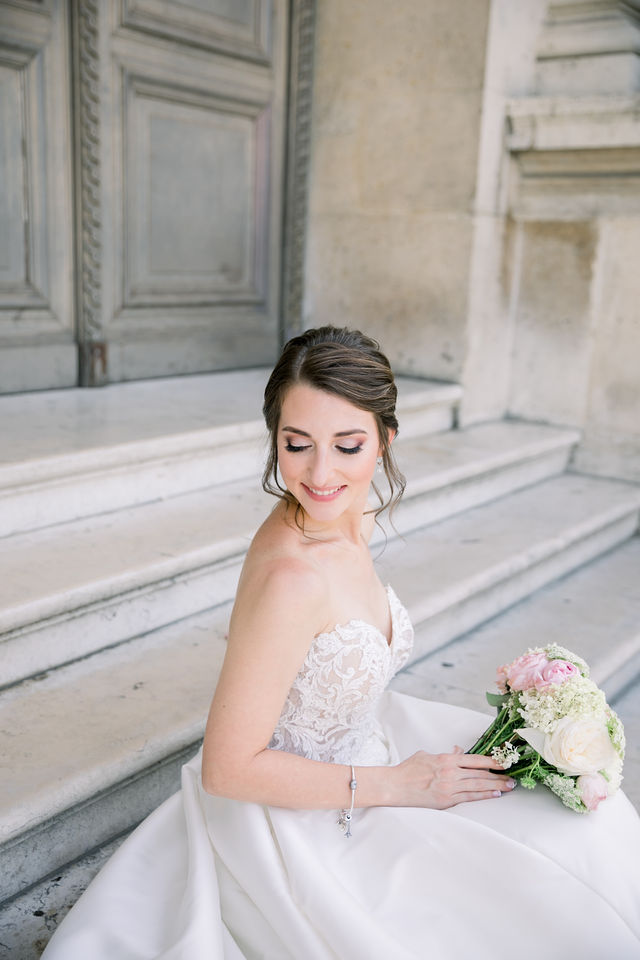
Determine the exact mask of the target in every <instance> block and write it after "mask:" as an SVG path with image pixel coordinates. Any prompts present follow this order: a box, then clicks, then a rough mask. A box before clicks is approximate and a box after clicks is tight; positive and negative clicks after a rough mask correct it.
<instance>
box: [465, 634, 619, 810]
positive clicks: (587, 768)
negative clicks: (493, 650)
mask: <svg viewBox="0 0 640 960" xmlns="http://www.w3.org/2000/svg"><path fill="white" fill-rule="evenodd" d="M497 684H498V688H499V690H500V694H493V693H487V700H488V701H489V703H490V704H491V705H492V706H495V707H497V709H498V716H497V717H496V719H495V720H494V721H493V723H492V724H491V726H490V727H489V728H488V729H487V730H485V732H484V733H483V734H482V736H481V737H480V739H479V740H478V741H477V742H476V743H475V744H474V745H473V747H471V749H470V750H469V751H468V752H469V753H478V754H483V755H487V756H489V755H490V756H492V757H494V758H495V760H496V761H497V762H498V763H499V764H500V766H501V767H503V768H504V769H508V770H509V776H511V777H513V779H514V780H517V781H518V782H519V783H521V784H522V786H523V787H528V788H529V789H533V788H534V787H535V785H536V783H542V784H544V786H546V787H549V789H550V790H552V791H553V793H555V794H556V795H557V796H558V797H559V798H560V799H561V800H562V802H563V803H564V804H565V805H566V806H567V807H570V808H571V809H572V810H576V811H577V812H578V813H587V812H588V811H589V810H595V809H596V807H597V806H598V804H599V803H600V801H601V800H604V799H605V798H606V797H608V796H610V795H611V794H612V793H615V791H616V790H617V789H618V787H619V786H620V782H621V780H622V761H623V759H624V746H625V740H624V729H623V726H622V723H621V722H620V719H619V718H618V716H617V715H616V714H615V713H614V712H613V710H612V709H611V708H610V707H609V705H608V704H607V701H606V700H605V696H604V693H603V692H602V690H600V689H599V688H598V687H597V686H596V684H595V683H594V682H593V681H592V680H590V679H589V667H588V666H587V664H586V663H585V661H584V660H582V659H581V658H580V657H578V656H576V655H575V653H571V651H570V650H566V649H565V648H564V647H559V646H556V645H551V646H548V647H536V648H535V649H533V650H528V651H527V653H525V654H523V656H521V657H518V659H517V660H514V661H513V663H510V664H506V665H504V666H502V667H499V668H498V676H497Z"/></svg>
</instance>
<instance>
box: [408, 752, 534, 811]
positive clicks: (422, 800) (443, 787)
mask: <svg viewBox="0 0 640 960" xmlns="http://www.w3.org/2000/svg"><path fill="white" fill-rule="evenodd" d="M392 769H393V771H394V774H395V778H394V784H393V793H394V796H393V799H391V800H390V801H389V802H390V803H391V804H393V805H394V806H403V807H430V808H432V809H433V810H445V809H446V808H447V807H453V806H455V804H456V803H465V802H467V801H469V800H486V799H488V798H489V797H499V796H500V795H501V794H502V793H503V792H504V791H508V790H512V789H513V788H514V786H515V780H512V779H511V778H510V777H509V776H508V774H506V773H495V772H492V771H495V770H496V761H495V760H494V759H493V758H492V757H481V756H476V755H473V754H467V753H464V752H463V750H462V747H455V748H454V752H453V753H438V754H433V753H425V752H424V750H419V751H418V753H414V754H413V755H412V756H411V757H408V758H407V759H406V760H403V761H402V763H399V764H397V766H395V767H393V768H392Z"/></svg>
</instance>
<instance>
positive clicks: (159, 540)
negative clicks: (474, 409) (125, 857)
mask: <svg viewBox="0 0 640 960" xmlns="http://www.w3.org/2000/svg"><path fill="white" fill-rule="evenodd" d="M576 439H577V435H576V434H575V433H574V432H572V431H565V430H556V429H553V428H549V427H540V426H535V425H531V424H519V423H498V424H487V425H483V426H479V427H473V428H470V429H468V430H464V431H454V432H449V433H446V434H442V435H440V436H432V437H428V438H424V437H417V438H408V439H400V440H399V441H398V458H399V461H400V462H401V463H402V464H403V467H404V468H405V469H406V472H407V479H408V484H407V492H406V495H405V499H404V502H403V504H401V507H400V508H399V510H398V511H397V514H396V517H395V520H394V523H395V526H396V529H397V530H399V531H401V532H406V531H409V530H411V529H414V528H415V527H417V526H423V525H426V524H428V523H431V522H433V521H434V520H435V519H442V518H443V517H446V516H448V515H450V514H453V513H456V512H459V511H461V510H463V509H467V508H468V507H472V506H475V505H477V504H478V503H481V502H485V501H487V500H490V499H494V498H496V497H499V496H501V495H503V494H504V493H506V492H508V491H512V490H515V489H518V488H520V487H522V486H523V485H527V484H531V483H535V482H536V481H538V480H539V479H540V478H541V477H546V476H549V475H553V474H554V473H557V472H559V471H560V470H562V469H563V468H564V466H565V464H566V461H567V459H568V456H569V453H570V450H571V446H572V444H573V443H574V442H575V441H576ZM272 503H273V500H272V498H270V497H268V496H267V495H266V494H263V493H262V492H261V491H259V490H258V488H257V484H256V481H255V478H254V477H250V478H248V479H245V480H239V481H234V482H232V483H227V484H221V485H220V486H218V487H215V488H209V489H206V490H199V491H195V492H193V493H189V494H184V495H182V496H179V497H173V498H170V499H168V500H164V501H159V502H153V503H149V504H142V505H140V506H138V507H132V508H128V509H125V510H120V511H117V512H112V513H108V514H101V515H98V516H95V517H91V518H83V519H80V520H76V521H72V522H69V523H67V524H64V525H58V526H54V527H49V528H46V529H43V530H39V531H32V532H29V533H24V534H19V535H15V536H13V537H11V538H4V539H3V540H0V640H1V641H2V642H0V678H1V680H2V683H3V684H5V685H6V684H9V683H15V682H17V681H19V680H20V679H22V678H24V677H26V676H29V675H32V674H35V673H41V672H43V671H45V670H48V669H51V668H53V667H56V666H57V665H59V664H61V663H65V662H70V661H72V660H74V659H77V658H78V657H82V656H86V655H88V654H91V653H94V652H95V651H96V650H99V649H102V648H103V647H106V646H109V645H112V644H114V643H119V642H121V641H123V640H127V639H129V638H131V637H134V636H136V635H138V634H141V633H144V632H147V631H149V630H153V629H156V628H158V627H160V626H162V625H164V624H166V623H170V622H172V621H175V620H178V619H180V618H182V617H184V616H188V615H190V614H191V613H194V612H196V611H197V610H202V609H206V608H207V607H210V606H214V605H216V604H217V603H223V602H225V601H226V600H228V599H229V598H230V597H231V596H233V593H234V591H235V585H236V582H237V576H238V573H239V569H240V565H241V562H242V557H243V555H244V551H245V549H246V546H247V544H248V542H249V539H250V537H251V535H252V533H253V532H254V530H255V528H256V527H257V526H258V524H259V523H260V521H261V520H262V518H263V517H264V516H265V514H266V513H267V511H268V509H269V508H270V505H271V504H272ZM388 532H389V533H390V534H391V535H394V531H393V530H389V529H388ZM377 536H378V539H380V538H381V537H382V533H380V532H379V533H378V534H377Z"/></svg>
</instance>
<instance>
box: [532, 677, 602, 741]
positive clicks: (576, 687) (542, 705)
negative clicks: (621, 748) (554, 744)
mask: <svg viewBox="0 0 640 960" xmlns="http://www.w3.org/2000/svg"><path fill="white" fill-rule="evenodd" d="M606 709H607V702H606V700H605V696H604V693H603V692H602V690H599V689H598V688H597V686H596V685H595V683H593V681H591V680H588V679H587V678H586V677H575V678H574V679H572V680H567V682H566V683H560V684H553V686H551V687H547V688H546V689H545V690H524V691H523V692H522V693H521V694H520V707H519V711H518V712H519V713H520V716H521V717H522V718H523V719H524V721H525V722H526V724H527V726H528V727H533V728H534V729H535V730H541V731H542V732H543V733H552V732H553V730H554V729H555V726H556V724H557V722H558V720H560V719H561V718H562V717H567V716H571V717H587V716H589V717H594V716H601V717H602V718H603V719H605V718H606Z"/></svg>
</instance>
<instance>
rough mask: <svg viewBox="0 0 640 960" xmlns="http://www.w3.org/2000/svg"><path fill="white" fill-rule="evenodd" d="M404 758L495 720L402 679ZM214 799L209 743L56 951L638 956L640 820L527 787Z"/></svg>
mask: <svg viewBox="0 0 640 960" xmlns="http://www.w3.org/2000/svg"><path fill="white" fill-rule="evenodd" d="M379 717H380V721H381V723H382V726H383V729H384V732H385V735H386V737H387V740H388V743H389V747H390V751H391V758H392V762H396V761H398V760H400V759H402V758H404V757H407V756H409V755H410V754H412V753H414V752H415V751H416V750H418V749H424V750H427V751H428V752H432V753H438V752H444V751H450V750H452V749H453V747H454V745H455V744H460V745H461V746H463V747H468V746H470V745H471V743H473V741H474V740H475V739H476V737H477V736H478V735H479V734H480V733H481V732H482V730H483V729H484V728H485V727H486V726H487V724H488V722H489V720H490V718H488V717H487V716H485V715H483V714H479V713H476V712H473V711H470V710H463V709H460V708H457V707H451V706H448V705H446V704H440V703H432V702H428V701H423V700H418V699H415V698H413V697H408V696H405V695H403V694H398V693H386V694H385V695H384V698H383V703H382V706H381V709H380V713H379ZM336 820H337V812H336V811H299V810H284V809H279V808H275V807H262V806H259V805H257V804H252V803H240V802H237V801H234V800H225V799H220V798H217V797H211V796H208V795H207V794H205V793H204V791H203V790H202V786H201V781H200V756H199V755H198V756H196V757H195V758H194V759H193V760H192V761H191V762H190V763H188V764H187V765H186V766H185V767H184V769H183V777H182V790H181V791H180V792H179V793H177V794H176V795H174V796H173V797H171V798H170V799H169V800H167V801H166V803H164V804H163V805H162V806H160V807H159V808H158V809H157V810H156V811H155V812H154V813H153V814H151V816H150V817H148V818H147V819H146V820H145V821H144V823H142V824H141V825H140V826H139V827H138V828H137V830H135V832H134V833H133V834H132V835H131V836H130V837H129V838H128V839H127V840H126V841H125V842H124V843H123V844H122V846H121V847H120V848H119V849H118V851H117V852H116V854H115V855H114V856H113V857H112V858H111V860H110V861H109V862H108V863H107V864H106V866H105V867H104V868H103V870H102V871H101V872H100V873H99V874H98V876H97V877H96V878H95V880H94V881H93V882H92V883H91V885H90V886H89V888H88V889H87V890H86V892H85V893H84V894H83V896H82V897H81V898H80V900H79V901H78V903H77V904H76V905H75V907H74V908H73V909H72V910H71V912H70V913H69V914H68V915H67V917H66V918H65V920H64V921H63V922H62V924H61V925H60V927H59V929H58V931H57V932H56V934H55V935H54V936H53V938H52V940H51V942H50V944H49V946H48V947H47V949H46V950H45V952H44V955H43V956H44V960H152V958H154V960H160V958H162V960H258V958H259V960H470V958H474V960H484V958H487V960H489V958H491V960H495V957H496V956H500V955H504V952H505V951H508V953H509V954H510V955H511V956H514V957H517V958H518V960H534V958H535V960H561V958H562V960H566V958H567V957H576V958H578V960H609V958H612V960H638V958H640V819H639V818H638V815H637V814H636V812H635V810H634V808H633V807H632V805H631V804H630V803H629V801H628V800H627V798H626V797H625V796H624V794H623V793H622V792H618V793H617V794H616V795H615V796H614V797H611V798H609V799H608V800H607V801H606V802H605V803H603V804H601V806H600V808H599V809H598V810H597V811H595V812H594V813H590V814H586V815H580V814H576V813H574V812H573V811H571V810H568V809H567V808H566V807H564V806H563V805H562V804H561V803H560V801H559V800H558V799H557V798H556V797H554V796H553V795H552V794H551V793H550V792H549V791H547V790H545V789H543V788H541V787H538V788H536V790H535V791H528V790H524V789H523V788H522V787H517V788H516V789H515V790H514V791H513V793H510V794H505V795H503V796H502V797H500V798H499V799H492V800H482V801H478V802H475V803H465V804H459V805H458V806H456V807H453V808H451V809H450V810H447V811H436V810H421V809H414V808H389V807H377V808H370V809H367V810H356V811H355V812H354V817H353V825H352V831H353V833H352V836H351V837H350V838H348V839H347V838H345V836H344V834H343V833H342V832H341V831H340V830H339V828H338V826H337V824H336Z"/></svg>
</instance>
